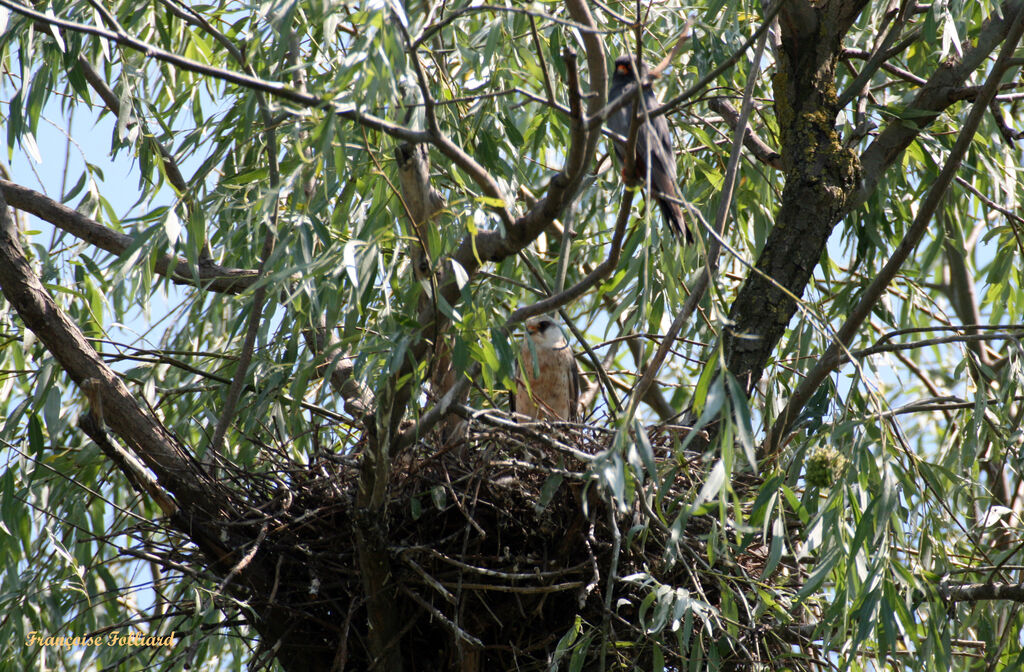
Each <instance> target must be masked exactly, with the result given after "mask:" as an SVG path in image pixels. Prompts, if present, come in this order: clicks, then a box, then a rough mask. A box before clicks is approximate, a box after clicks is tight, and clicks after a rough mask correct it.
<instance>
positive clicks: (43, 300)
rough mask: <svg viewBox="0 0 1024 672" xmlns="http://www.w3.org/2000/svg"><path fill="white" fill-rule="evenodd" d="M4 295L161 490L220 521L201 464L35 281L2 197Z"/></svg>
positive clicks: (221, 496)
mask: <svg viewBox="0 0 1024 672" xmlns="http://www.w3.org/2000/svg"><path fill="white" fill-rule="evenodd" d="M0 290H2V291H3V294H4V296H5V297H6V298H7V300H8V301H9V302H10V303H11V305H12V306H13V307H14V308H15V310H17V311H18V314H19V315H20V316H21V319H22V321H23V322H24V323H25V325H26V326H27V327H28V328H29V329H31V330H32V332H33V333H35V335H36V337H38V338H39V340H40V341H41V342H42V343H43V345H45V346H46V349H47V351H49V353H50V354H51V355H52V356H53V357H54V358H55V359H56V360H57V362H58V363H59V364H60V366H61V368H63V369H64V371H65V372H67V374H68V376H70V377H71V379H72V380H73V381H74V382H75V384H77V385H78V386H79V387H82V386H83V385H85V384H86V381H89V382H88V388H89V389H88V390H87V391H88V392H89V399H90V401H91V402H92V403H93V404H94V405H95V406H98V407H102V417H103V421H104V422H105V423H106V424H107V425H108V426H109V427H110V428H111V429H112V430H113V431H114V432H115V433H116V434H117V435H118V436H120V437H121V438H122V440H124V441H125V443H127V444H128V446H129V447H131V449H132V451H133V452H134V453H135V454H136V455H137V456H138V457H139V458H140V459H141V460H142V461H143V462H144V463H145V464H146V466H147V467H149V468H150V469H151V470H152V471H153V473H154V474H156V477H157V480H158V482H159V483H160V485H161V486H163V487H164V488H166V489H167V490H168V491H169V492H171V493H172V494H173V495H174V496H175V497H176V498H177V500H178V503H179V505H180V506H181V507H182V508H184V509H185V510H187V511H192V512H200V511H201V512H203V513H204V514H205V515H206V516H209V517H220V516H223V515H225V514H226V513H227V512H228V511H227V507H228V506H229V504H228V497H227V493H226V492H225V491H224V490H223V489H222V486H221V485H220V484H219V483H217V482H216V481H214V480H213V479H211V478H210V476H209V475H208V474H207V473H206V471H205V470H204V469H203V468H202V466H200V464H199V463H198V462H197V461H196V460H195V459H194V458H193V457H192V455H191V454H189V452H188V451H186V450H185V449H184V447H182V446H181V445H180V444H179V443H178V441H177V440H176V439H175V438H174V437H173V436H171V435H170V434H169V433H168V432H167V430H166V429H165V428H164V427H163V425H161V424H160V423H159V422H158V421H157V420H156V418H154V417H153V416H152V415H151V414H150V413H146V412H145V411H143V410H142V409H141V408H140V407H139V405H138V403H137V402H136V401H135V399H134V397H133V396H132V394H131V393H130V392H129V391H128V389H127V388H126V387H125V385H124V383H122V382H121V379H120V377H119V376H118V375H117V374H116V373H114V371H112V370H111V369H110V367H108V366H107V365H106V364H105V363H104V362H103V360H102V358H101V357H100V355H99V354H98V353H97V352H96V351H95V350H94V349H93V348H92V346H91V345H89V343H88V341H86V339H85V336H83V335H82V332H81V330H80V329H79V328H78V326H77V325H75V324H74V323H73V322H71V320H70V319H68V316H67V315H66V314H65V313H64V311H62V310H61V309H60V308H59V307H58V306H57V304H56V303H55V302H54V300H53V298H51V297H50V295H49V293H48V292H47V291H46V289H44V288H43V285H42V283H40V281H39V278H37V277H36V275H35V273H34V272H33V271H32V268H31V266H30V265H29V262H28V259H27V258H26V257H25V253H24V251H23V250H22V247H21V243H20V242H19V240H18V233H17V229H16V227H15V223H14V218H13V217H11V213H10V210H9V209H8V208H7V203H6V201H5V200H4V199H3V197H2V195H0Z"/></svg>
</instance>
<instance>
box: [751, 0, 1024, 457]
mask: <svg viewBox="0 0 1024 672" xmlns="http://www.w3.org/2000/svg"><path fill="white" fill-rule="evenodd" d="M1022 32H1024V5H1022V6H1021V7H1020V8H1019V9H1018V10H1017V14H1016V16H1015V17H1014V19H1013V23H1012V24H1011V27H1010V30H1009V32H1008V33H1007V35H1006V42H1005V43H1004V44H1003V48H1002V50H1001V51H1000V52H999V57H998V58H997V59H996V62H995V64H994V65H993V66H992V71H991V73H990V74H989V77H988V80H986V82H985V86H984V88H983V89H982V91H981V93H980V94H979V95H978V98H977V100H975V101H974V106H973V107H972V108H971V113H970V114H969V115H968V117H967V121H966V122H965V123H964V126H963V131H962V132H961V133H960V136H959V137H958V138H957V140H956V143H955V144H954V145H953V149H952V151H950V154H949V159H948V160H947V161H946V165H944V166H943V167H942V171H941V172H940V173H939V176H938V178H936V180H935V182H934V184H932V187H931V189H930V190H929V191H928V195H927V196H926V197H925V200H924V203H922V205H921V208H920V209H919V210H918V212H917V217H915V218H914V223H913V224H912V225H911V227H910V229H909V230H908V231H907V235H906V236H905V237H904V238H903V240H902V241H900V244H899V246H897V247H896V249H895V250H894V251H893V254H892V257H890V258H889V261H888V262H886V264H885V266H884V267H883V268H882V270H881V271H880V272H879V273H878V275H877V276H875V279H874V280H873V281H872V282H871V284H870V285H868V288H867V289H866V290H865V291H864V295H863V296H862V297H861V300H860V302H859V303H858V304H857V306H856V307H855V308H854V309H853V311H851V313H850V317H849V318H847V320H846V322H845V323H843V325H842V326H841V327H840V328H839V330H838V331H837V332H836V335H835V337H834V339H833V341H832V344H831V345H829V346H828V348H827V349H826V350H825V352H824V354H823V355H822V356H821V357H820V358H819V359H818V363H817V364H815V366H814V368H813V369H811V370H810V372H808V374H807V377H806V378H804V379H803V380H802V381H801V382H800V384H799V385H798V386H797V388H796V390H795V391H794V392H793V395H792V396H791V397H790V399H789V402H788V403H787V404H786V407H785V408H784V409H783V411H782V413H780V414H779V417H778V419H777V420H776V421H775V423H774V424H773V425H772V428H771V431H770V432H769V433H768V436H767V437H765V440H764V442H763V443H762V444H761V455H762V456H764V455H771V454H773V453H775V451H777V450H778V448H779V446H780V445H781V442H782V438H783V437H784V436H785V435H786V434H787V433H788V432H789V430H790V428H791V427H792V425H793V422H794V421H795V420H796V418H797V417H798V416H799V415H800V411H801V410H802V409H803V407H804V405H805V404H806V403H807V402H808V400H809V399H810V398H811V395H812V394H814V392H815V390H817V389H818V386H819V385H821V383H822V382H823V381H824V380H825V378H826V376H828V375H829V374H830V373H831V372H832V371H833V370H834V369H835V367H836V366H838V365H839V364H840V363H841V362H842V359H843V353H844V352H845V351H846V349H847V346H849V344H850V343H851V342H852V341H853V337H854V336H855V335H856V333H857V330H858V329H859V328H860V325H861V324H862V323H863V322H864V320H865V319H867V317H868V315H870V314H871V311H872V310H873V309H874V306H875V304H876V303H877V302H878V300H879V298H880V297H881V296H882V293H883V292H884V291H885V290H886V288H887V287H888V286H889V283H890V282H892V279H893V278H894V277H895V276H896V273H897V272H899V270H900V267H902V266H903V263H904V262H905V261H906V260H907V257H909V256H910V253H911V252H913V251H914V248H916V247H917V244H918V243H919V242H921V239H922V238H923V237H924V234H925V233H927V231H928V224H929V223H930V222H931V218H932V215H933V214H934V213H935V210H936V208H938V206H939V203H940V202H941V201H942V197H943V196H944V195H945V193H946V189H948V187H949V183H950V182H952V180H953V177H954V176H955V175H956V171H957V169H958V168H959V167H960V163H961V162H962V161H963V157H964V155H965V154H966V153H967V150H968V149H970V145H971V141H972V140H973V139H974V134H975V133H976V132H977V130H978V125H979V124H980V123H981V120H982V118H983V117H984V116H985V113H986V111H987V110H988V104H989V102H990V101H991V100H992V98H993V97H994V96H995V94H996V91H997V90H998V88H999V80H1000V78H1001V77H1002V76H1003V74H1004V73H1005V72H1006V70H1007V69H1008V68H1009V67H1010V63H1009V60H1010V57H1011V56H1012V55H1013V51H1014V49H1015V48H1016V46H1017V42H1018V41H1020V37H1021V33H1022Z"/></svg>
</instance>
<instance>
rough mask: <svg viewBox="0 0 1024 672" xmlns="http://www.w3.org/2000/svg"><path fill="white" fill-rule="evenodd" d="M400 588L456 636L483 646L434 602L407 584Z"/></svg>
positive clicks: (474, 644)
mask: <svg viewBox="0 0 1024 672" xmlns="http://www.w3.org/2000/svg"><path fill="white" fill-rule="evenodd" d="M399 588H401V590H402V592H403V593H405V594H406V595H408V596H409V597H410V598H411V599H412V601H413V602H415V603H416V604H418V605H420V606H421V607H423V608H424V609H426V610H427V611H429V612H430V614H431V615H432V616H433V617H434V618H436V619H437V620H439V621H441V622H442V623H444V625H445V626H447V628H448V629H449V630H451V631H452V633H453V634H454V635H455V636H456V637H458V638H459V639H461V640H462V641H464V642H467V643H469V644H472V645H473V646H479V647H481V648H483V645H484V643H483V642H481V641H480V640H479V639H477V638H476V637H474V636H473V635H471V634H469V633H468V632H466V631H465V630H463V629H462V628H460V627H459V626H457V625H455V623H454V622H452V620H451V619H449V618H448V617H447V616H445V615H444V614H442V613H441V612H440V611H438V610H437V608H436V607H434V606H433V605H432V604H430V603H428V602H427V601H426V600H424V599H423V598H422V597H420V596H419V595H417V594H416V593H414V592H413V591H411V590H409V589H408V588H406V587H405V586H399Z"/></svg>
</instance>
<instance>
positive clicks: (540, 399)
mask: <svg viewBox="0 0 1024 672" xmlns="http://www.w3.org/2000/svg"><path fill="white" fill-rule="evenodd" d="M515 379H516V393H515V396H514V397H513V398H512V412H513V413H519V414H522V415H525V416H527V417H530V418H534V419H537V420H562V421H569V422H576V421H578V420H579V406H578V404H579V397H580V374H579V369H578V368H577V366H576V357H575V356H574V355H573V352H572V348H570V347H569V342H568V341H566V340H565V336H564V335H563V334H562V330H561V329H560V328H559V326H558V323H557V322H555V321H554V320H553V319H552V318H551V317H549V316H547V315H541V316H539V317H531V318H530V319H528V320H527V321H526V336H525V337H524V338H523V343H522V346H521V347H520V348H519V363H518V365H517V366H516V376H515Z"/></svg>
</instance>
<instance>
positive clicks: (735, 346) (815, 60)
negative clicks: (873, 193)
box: [725, 0, 866, 391]
mask: <svg viewBox="0 0 1024 672" xmlns="http://www.w3.org/2000/svg"><path fill="white" fill-rule="evenodd" d="M865 4H866V3H865V2H864V1H863V0H858V1H857V2H848V1H847V2H827V3H818V4H817V5H815V4H812V3H809V2H790V3H786V5H785V6H784V7H783V9H782V11H781V12H780V14H779V24H780V27H781V45H780V47H779V48H778V50H777V54H776V57H777V69H776V73H775V75H774V78H773V85H774V89H775V113H776V118H777V119H778V123H779V131H780V137H781V150H782V151H781V154H782V166H783V169H784V170H785V172H786V186H785V188H784V189H783V192H782V207H781V208H780V210H779V214H778V217H777V219H776V224H775V227H774V228H773V229H772V232H771V233H770V234H769V236H768V240H767V242H766V243H765V247H764V250H763V251H762V252H761V255H760V257H759V258H758V260H757V265H756V270H755V271H754V272H753V273H751V274H750V275H749V276H748V278H747V281H746V282H745V283H744V285H743V287H742V288H741V290H740V293H739V295H738V296H737V298H736V301H735V302H734V303H733V305H732V308H731V310H730V312H729V320H730V324H731V326H730V327H729V328H728V329H727V330H726V332H725V350H726V363H727V365H728V367H729V369H730V371H732V373H733V375H735V376H736V377H737V378H739V379H740V380H742V381H744V384H745V385H746V386H747V389H748V391H750V390H752V389H753V386H754V385H755V384H756V383H757V381H758V380H760V378H761V373H762V371H763V370H764V366H765V364H766V362H767V361H768V356H769V355H770V353H771V352H772V351H773V350H774V348H775V344H776V343H777V342H778V341H779V339H780V338H781V337H782V334H783V333H784V332H785V329H786V326H787V325H788V324H789V321H790V319H792V317H793V314H794V313H795V312H796V308H797V302H796V299H795V298H794V297H799V296H800V295H801V294H802V293H803V290H804V287H805V286H806V285H807V282H808V281H809V280H810V278H811V274H812V273H813V271H814V268H815V266H816V265H817V264H818V261H819V260H820V259H821V253H822V252H823V251H824V249H825V244H826V243H827V241H828V237H829V235H830V234H831V233H832V228H833V227H834V226H835V225H836V224H837V223H838V222H839V220H840V219H841V218H842V217H843V216H844V215H845V214H846V212H847V208H846V206H847V204H848V202H849V201H850V198H851V195H852V194H853V193H854V191H855V189H856V188H857V186H858V182H859V179H860V165H859V161H858V160H857V156H856V155H855V154H854V153H853V152H852V151H850V150H848V149H846V148H845V147H844V146H843V144H842V142H841V140H840V137H839V134H838V133H837V132H836V129H835V120H836V114H837V112H838V109H837V107H836V91H835V70H836V64H837V62H838V59H839V54H840V42H841V40H842V37H843V36H844V35H845V34H846V31H847V30H849V27H850V25H851V24H852V23H853V20H854V19H855V18H856V16H857V14H858V13H859V12H860V10H861V8H862V7H863V6H864V5H865Z"/></svg>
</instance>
